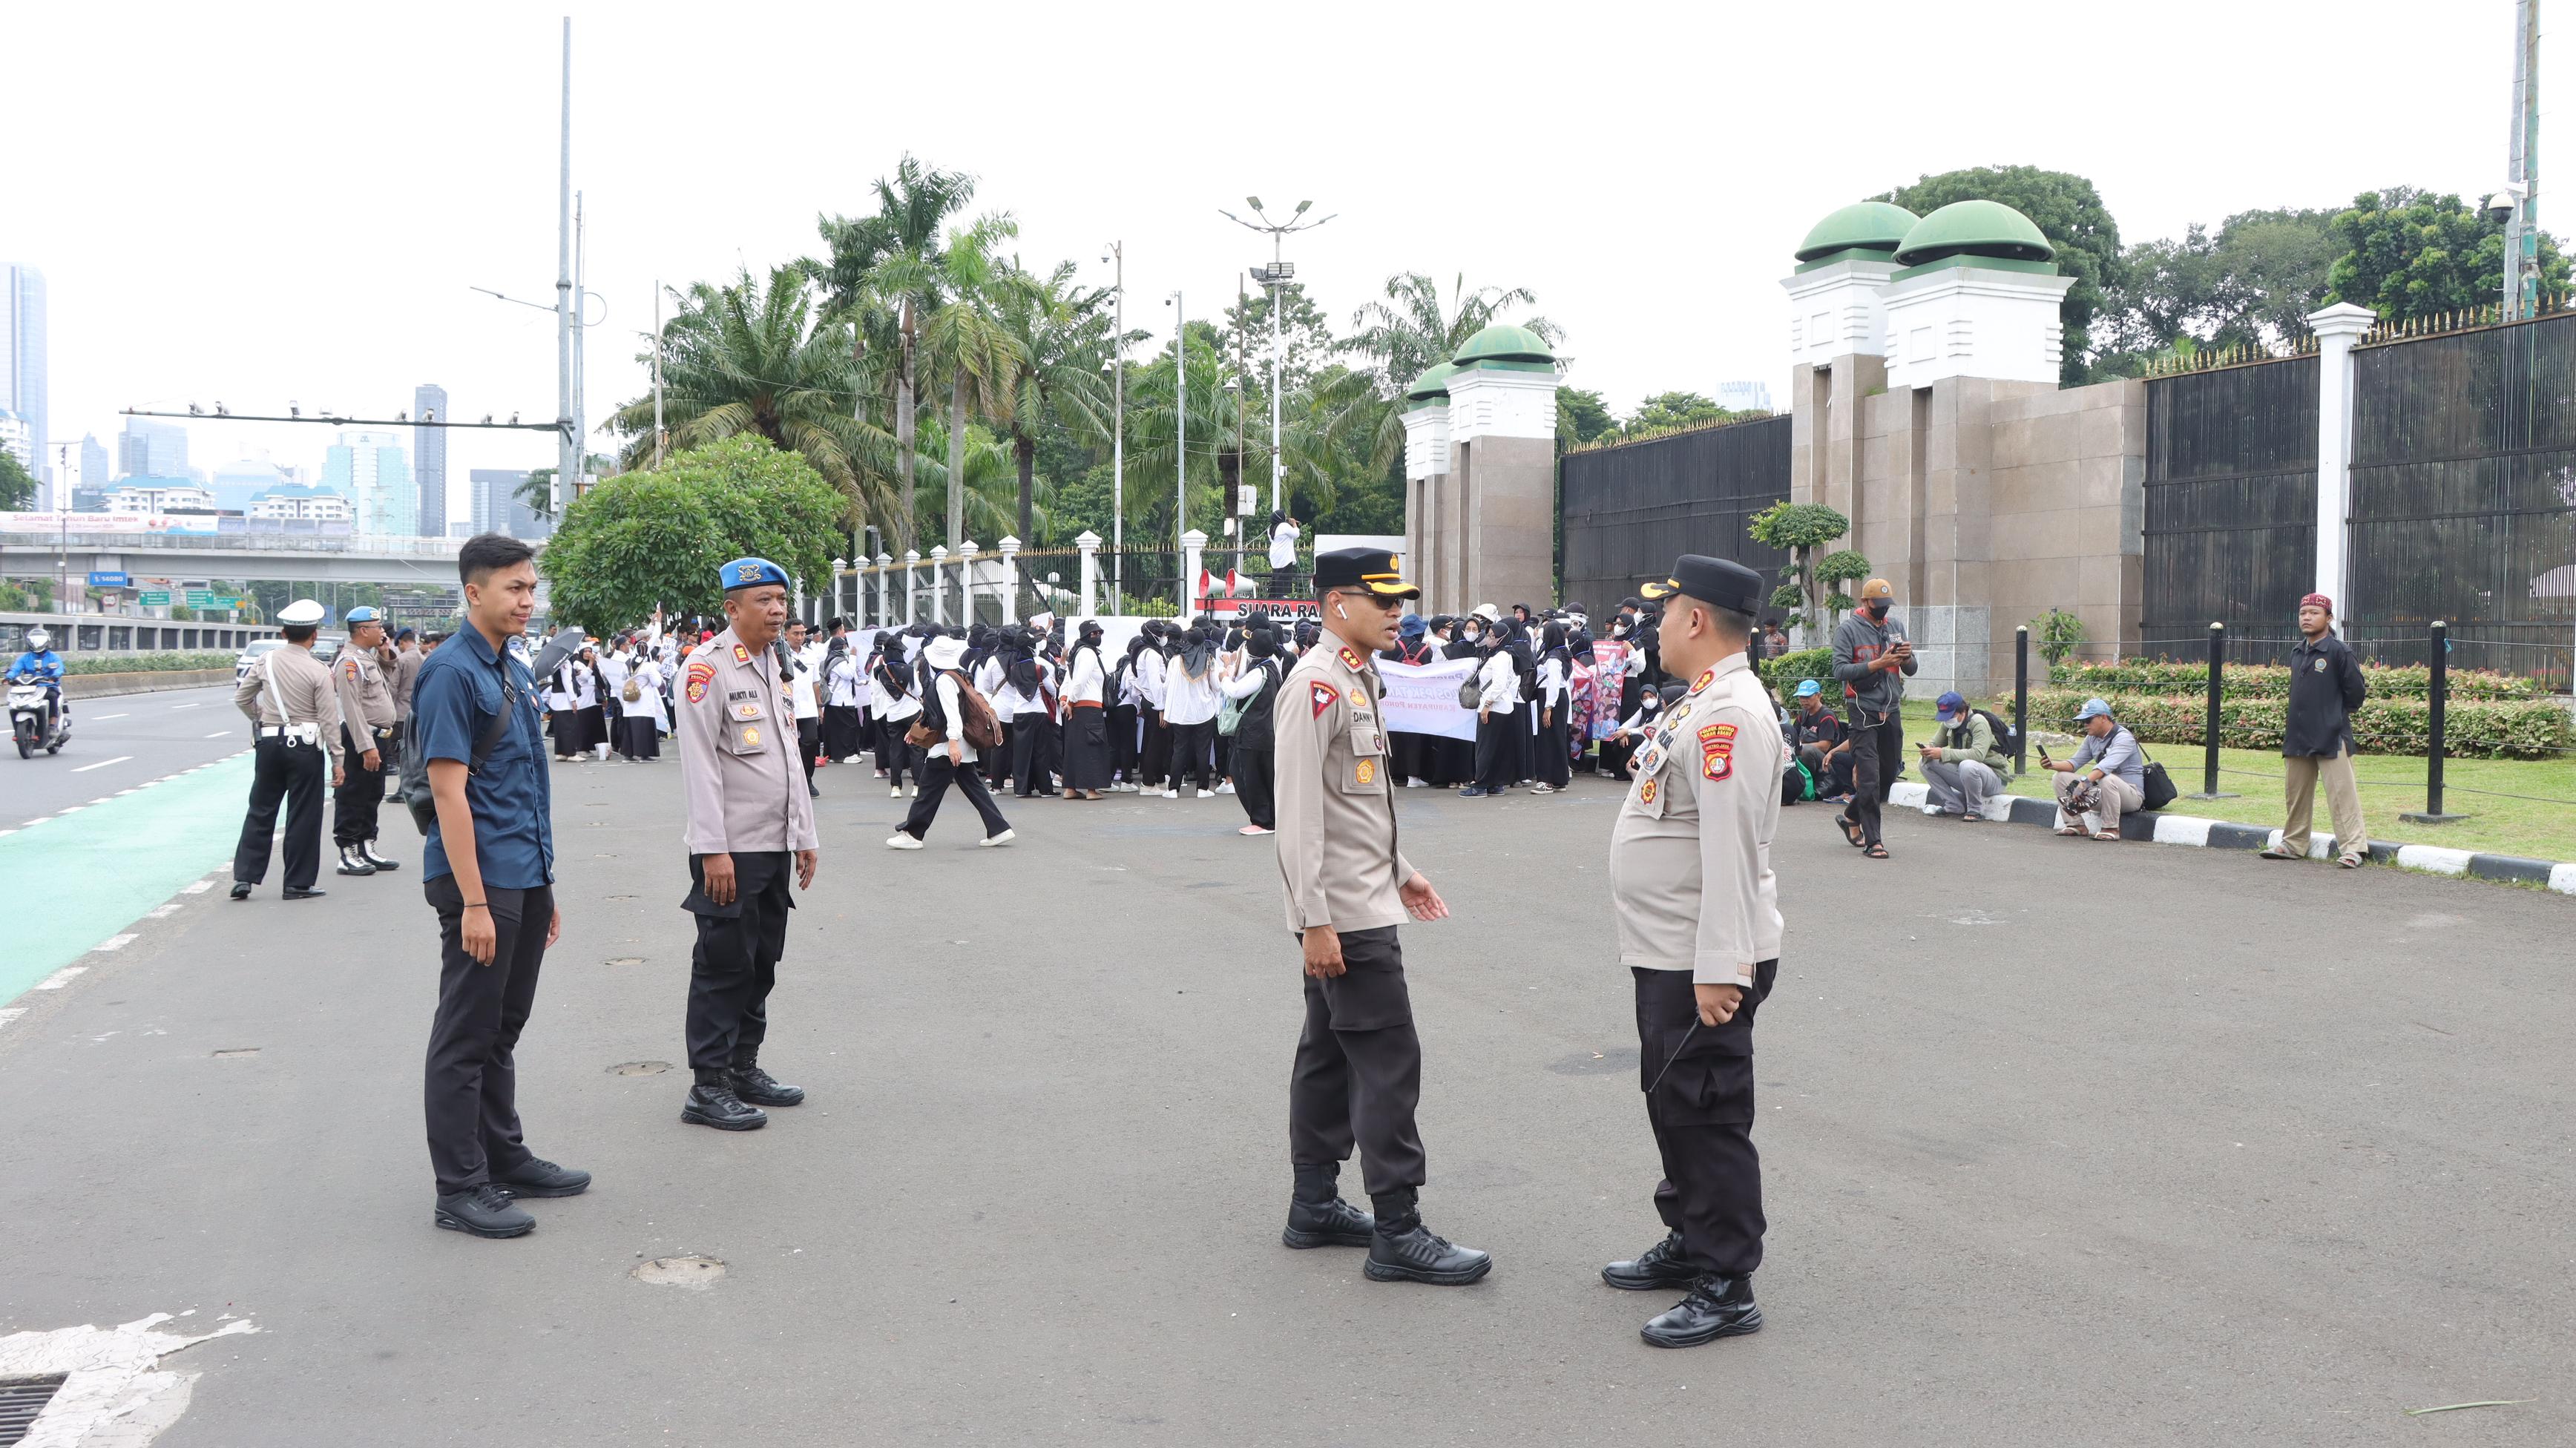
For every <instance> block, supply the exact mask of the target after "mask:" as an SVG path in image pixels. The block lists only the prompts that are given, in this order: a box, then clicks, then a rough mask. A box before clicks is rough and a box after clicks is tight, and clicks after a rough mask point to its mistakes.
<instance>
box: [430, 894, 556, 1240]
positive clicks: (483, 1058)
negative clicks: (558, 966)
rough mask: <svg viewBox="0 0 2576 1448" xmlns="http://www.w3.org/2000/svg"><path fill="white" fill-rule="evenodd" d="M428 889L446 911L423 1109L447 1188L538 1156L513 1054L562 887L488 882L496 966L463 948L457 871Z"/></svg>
mask: <svg viewBox="0 0 2576 1448" xmlns="http://www.w3.org/2000/svg"><path fill="white" fill-rule="evenodd" d="M421 894H423V895H424V896H426V897H428V900H429V908H430V909H432V910H435V911H437V912H438V1010H437V1012H436V1013H435V1014H433V1015H432V1016H431V1017H430V1018H429V1063H428V1067H427V1069H426V1070H425V1071H424V1072H423V1073H422V1079H421V1108H422V1114H423V1115H424V1116H426V1117H427V1118H428V1122H429V1167H430V1170H431V1171H432V1172H433V1173H435V1174H436V1176H437V1178H438V1190H439V1193H440V1194H441V1195H445V1194H447V1193H450V1192H461V1191H468V1190H471V1189H473V1188H475V1187H478V1186H481V1185H483V1184H484V1183H485V1182H488V1181H490V1180H491V1179H492V1178H493V1177H494V1176H495V1175H502V1176H506V1175H508V1174H509V1173H511V1172H513V1171H516V1170H517V1169H519V1168H520V1167H522V1166H525V1165H526V1164H527V1163H528V1161H529V1159H530V1157H531V1155H532V1154H531V1153H530V1152H529V1150H528V1148H527V1144H526V1143H525V1142H524V1141H522V1140H521V1139H520V1134H519V1078H518V1065H517V1062H516V1059H515V1057H514V1055H513V1053H514V1052H515V1051H516V1050H517V1049H518V1045H519V1028H520V1027H522V1026H525V1025H526V1024H527V1023H528V1012H529V1011H530V1010H531V1009H533V1008H534V1007H535V1005H536V1001H537V968H538V966H539V965H540V964H542V963H543V962H544V960H545V958H546V931H547V930H548V929H549V928H550V927H551V926H552V925H553V923H554V914H555V893H554V888H553V887H552V886H550V885H539V886H537V887H535V888H533V889H528V890H505V889H501V888H498V887H496V886H494V885H491V884H489V883H486V884H485V885H484V886H483V893H482V895H481V896H480V897H479V898H480V899H481V901H482V902H483V904H484V905H485V906H486V907H487V908H488V909H490V911H491V912H492V942H493V943H492V963H491V964H490V965H485V964H483V963H482V962H480V961H478V960H476V959H475V958H474V957H473V956H471V955H468V954H466V953H465V896H464V894H463V892H462V891H461V890H459V888H458V887H457V884H456V877H455V876H454V875H441V876H439V877H438V878H436V879H434V880H424V881H422V882H421Z"/></svg>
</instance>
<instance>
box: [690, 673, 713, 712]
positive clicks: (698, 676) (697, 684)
mask: <svg viewBox="0 0 2576 1448" xmlns="http://www.w3.org/2000/svg"><path fill="white" fill-rule="evenodd" d="M715 677H716V666H715V665H713V664H708V663H693V664H691V665H689V685H688V690H687V693H688V696H689V702H690V703H692V704H703V703H705V702H706V698H707V685H709V684H711V683H713V682H715Z"/></svg>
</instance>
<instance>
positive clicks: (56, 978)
mask: <svg viewBox="0 0 2576 1448" xmlns="http://www.w3.org/2000/svg"><path fill="white" fill-rule="evenodd" d="M88 969H89V967H88V966H86V965H67V966H64V967H63V968H62V969H60V970H58V971H55V972H54V973H53V974H52V975H49V976H46V977H45V978H44V979H43V980H40V981H38V982H36V984H35V986H34V987H33V988H34V989H36V990H61V989H62V988H63V987H64V986H67V985H70V984H71V983H72V981H73V979H74V978H75V977H77V976H79V975H80V974H81V973H82V972H83V971H86V970H88Z"/></svg>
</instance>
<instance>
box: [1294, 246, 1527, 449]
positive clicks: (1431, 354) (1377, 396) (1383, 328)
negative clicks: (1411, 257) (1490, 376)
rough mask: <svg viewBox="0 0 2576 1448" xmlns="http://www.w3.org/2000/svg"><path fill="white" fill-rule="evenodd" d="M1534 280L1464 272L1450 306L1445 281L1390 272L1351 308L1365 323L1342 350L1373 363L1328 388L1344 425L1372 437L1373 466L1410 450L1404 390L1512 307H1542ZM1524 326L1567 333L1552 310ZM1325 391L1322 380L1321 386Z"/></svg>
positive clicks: (1453, 285)
mask: <svg viewBox="0 0 2576 1448" xmlns="http://www.w3.org/2000/svg"><path fill="white" fill-rule="evenodd" d="M1537 302H1538V297H1537V296H1536V294H1534V293H1532V292H1531V291H1530V289H1529V288H1527V287H1511V288H1504V287H1478V288H1476V289H1475V290H1474V291H1472V292H1471V291H1469V290H1467V278H1466V277H1465V276H1464V275H1463V274H1461V275H1459V276H1457V277H1455V278H1453V279H1452V280H1451V282H1450V284H1449V297H1448V300H1447V302H1446V304H1445V305H1444V304H1443V302H1442V300H1441V296H1440V284H1439V283H1437V282H1435V281H1433V280H1432V279H1431V278H1429V277H1427V276H1424V275H1423V274H1422V273H1420V272H1398V273H1396V274H1395V275H1394V276H1391V277H1388V278H1387V279H1386V296H1385V298H1384V299H1383V300H1380V301H1374V302H1370V303H1368V304H1366V305H1364V306H1362V307H1361V308H1360V309H1359V310H1358V311H1356V312H1353V313H1352V314H1351V325H1352V326H1354V327H1357V328H1359V330H1358V331H1357V332H1356V333H1354V334H1352V335H1351V336H1349V337H1347V338H1345V339H1343V341H1342V343H1341V350H1343V351H1345V352H1348V353H1351V354H1353V355H1354V356H1357V357H1360V358H1363V359H1367V360H1368V362H1369V364H1370V365H1368V366H1365V367H1362V368H1358V369H1355V370H1353V371H1351V372H1349V373H1346V374H1344V375H1343V376H1341V377H1340V378H1337V379H1334V383H1335V386H1334V389H1333V390H1332V391H1331V392H1330V393H1328V394H1327V395H1329V396H1330V397H1331V399H1332V401H1333V403H1334V406H1335V410H1336V412H1337V413H1338V414H1339V418H1340V421H1339V426H1338V427H1337V429H1336V430H1337V431H1340V432H1348V433H1351V434H1353V435H1355V436H1366V437H1368V438H1369V440H1370V446H1369V456H1370V463H1371V466H1372V467H1373V468H1375V469H1377V470H1380V471H1383V470H1384V469H1385V468H1387V467H1388V466H1389V465H1390V464H1391V463H1392V461H1393V460H1394V459H1395V458H1396V457H1397V456H1398V455H1400V454H1401V453H1402V452H1403V450H1404V420H1403V409H1402V407H1401V405H1400V404H1401V403H1402V402H1403V400H1404V389H1405V388H1406V387H1407V386H1408V385H1410V384H1411V383H1412V381H1413V379H1414V378H1416V377H1419V376H1421V375H1422V374H1423V373H1424V372H1425V371H1428V370H1429V369H1430V368H1431V367H1432V365H1433V364H1435V363H1440V362H1446V361H1448V360H1449V359H1450V358H1452V357H1454V356H1456V355H1458V349H1459V348H1461V347H1464V346H1466V345H1467V339H1468V338H1470V337H1473V336H1475V335H1476V334H1477V333H1478V332H1481V331H1483V330H1485V328H1487V327H1489V326H1492V325H1493V324H1494V323H1495V322H1496V321H1498V320H1500V314H1501V312H1502V310H1503V309H1504V308H1505V307H1525V306H1534V305H1536V304H1537ZM1521 325H1522V326H1524V327H1527V328H1529V329H1530V330H1531V331H1533V332H1536V333H1537V334H1538V335H1539V339H1540V340H1541V341H1544V342H1546V343H1547V344H1548V345H1550V346H1554V345H1556V343H1558V342H1560V341H1562V340H1563V339H1564V336H1565V334H1564V332H1563V331H1562V330H1561V329H1560V328H1558V327H1557V325H1556V324H1555V323H1553V322H1550V321H1549V320H1548V319H1546V318H1545V317H1528V318H1524V319H1523V320H1522V321H1521ZM1323 390H1324V387H1323V380H1322V379H1318V391H1319V392H1321V391H1323Z"/></svg>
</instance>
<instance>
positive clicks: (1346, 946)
mask: <svg viewBox="0 0 2576 1448" xmlns="http://www.w3.org/2000/svg"><path fill="white" fill-rule="evenodd" d="M1342 963H1343V965H1344V966H1345V967H1346V969H1345V971H1344V973H1343V974H1341V975H1338V976H1335V977H1333V978H1332V979H1330V980H1318V979H1316V978H1315V977H1313V976H1311V975H1310V976H1308V977H1306V1028H1305V1030H1304V1031H1303V1032H1301V1033H1300V1034H1299V1035H1298V1037H1297V1064H1296V1066H1295V1068H1294V1069H1293V1070H1291V1071H1290V1072H1289V1075H1288V1160H1289V1161H1290V1162H1291V1163H1293V1164H1295V1165H1298V1166H1311V1165H1320V1164H1322V1163H1325V1162H1336V1163H1338V1162H1343V1161H1347V1160H1349V1159H1350V1155H1351V1147H1352V1145H1353V1144H1354V1143H1356V1144H1357V1145H1358V1147H1359V1150H1360V1167H1361V1171H1362V1175H1363V1179H1364V1180H1365V1181H1366V1183H1367V1186H1368V1190H1369V1192H1370V1194H1371V1195H1376V1194H1378V1193H1382V1192H1391V1191H1397V1190H1400V1189H1402V1188H1405V1187H1419V1186H1421V1185H1422V1184H1423V1182H1424V1181H1425V1180H1427V1176H1426V1170H1427V1163H1426V1162H1425V1161H1424V1159H1423V1155H1422V1136H1421V1133H1420V1132H1418V1131H1416V1130H1415V1129H1414V1125H1413V1108H1414V1106H1415V1105H1416V1103H1418V1102H1420V1101H1421V1099H1422V1041H1421V1038H1420V1037H1418V1036H1416V1035H1415V1034H1414V1032H1413V1000H1412V997H1411V996H1410V995H1409V994H1407V992H1406V991H1405V988H1404V947H1403V946H1402V945H1401V944H1399V943H1398V942H1397V940H1396V938H1395V927H1394V926H1392V925H1381V926H1379V927H1377V928H1376V929H1374V930H1345V931H1343V932H1342Z"/></svg>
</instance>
